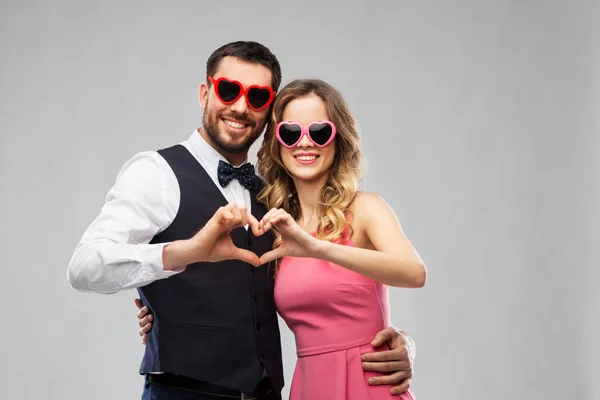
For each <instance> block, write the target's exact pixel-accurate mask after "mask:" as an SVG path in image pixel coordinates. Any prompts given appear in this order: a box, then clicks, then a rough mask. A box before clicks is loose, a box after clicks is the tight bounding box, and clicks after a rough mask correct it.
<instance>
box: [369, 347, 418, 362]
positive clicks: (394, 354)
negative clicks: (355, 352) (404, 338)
mask: <svg viewBox="0 0 600 400" xmlns="http://www.w3.org/2000/svg"><path fill="white" fill-rule="evenodd" d="M361 359H362V360H363V361H375V362H380V361H409V358H408V350H406V346H402V347H398V348H397V349H394V350H384V351H376V352H373V353H365V354H363V355H362V356H361Z"/></svg>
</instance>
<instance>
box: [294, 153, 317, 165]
mask: <svg viewBox="0 0 600 400" xmlns="http://www.w3.org/2000/svg"><path fill="white" fill-rule="evenodd" d="M319 157H320V156H319V155H317V154H311V155H299V156H294V158H295V159H296V161H298V162H299V163H300V164H312V163H314V162H315V161H317V158H319Z"/></svg>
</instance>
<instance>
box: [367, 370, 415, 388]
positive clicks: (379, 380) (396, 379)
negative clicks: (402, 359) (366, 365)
mask: <svg viewBox="0 0 600 400" xmlns="http://www.w3.org/2000/svg"><path fill="white" fill-rule="evenodd" d="M406 378H407V376H406V375H405V373H404V372H402V371H398V372H394V373H393V374H390V375H382V376H373V377H371V378H369V385H372V386H379V385H396V384H398V383H400V382H402V381H403V380H404V379H406Z"/></svg>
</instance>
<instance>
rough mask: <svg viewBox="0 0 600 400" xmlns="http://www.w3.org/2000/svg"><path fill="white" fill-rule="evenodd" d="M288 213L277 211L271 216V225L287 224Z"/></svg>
mask: <svg viewBox="0 0 600 400" xmlns="http://www.w3.org/2000/svg"><path fill="white" fill-rule="evenodd" d="M289 218H290V215H289V214H288V213H279V214H277V215H275V216H273V218H271V225H273V226H278V225H281V224H287V223H288V222H289Z"/></svg>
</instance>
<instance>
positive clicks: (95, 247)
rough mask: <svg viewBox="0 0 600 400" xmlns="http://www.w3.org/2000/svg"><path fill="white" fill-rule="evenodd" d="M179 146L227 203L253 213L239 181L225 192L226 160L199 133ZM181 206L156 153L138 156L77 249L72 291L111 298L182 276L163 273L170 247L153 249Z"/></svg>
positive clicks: (71, 272) (70, 273)
mask: <svg viewBox="0 0 600 400" xmlns="http://www.w3.org/2000/svg"><path fill="white" fill-rule="evenodd" d="M181 144H182V145H183V146H185V147H186V148H187V149H188V151H189V152H190V153H191V154H192V155H193V156H194V158H195V159H196V160H198V162H199V163H200V165H202V167H204V169H205V170H206V172H207V173H208V175H209V176H210V177H211V179H212V180H213V181H214V183H215V185H216V186H217V187H218V188H219V189H220V190H221V192H222V193H223V195H224V197H225V199H227V201H228V202H232V203H233V202H235V203H237V204H245V205H246V207H247V208H248V210H250V206H251V203H250V192H249V191H248V190H246V189H245V188H244V187H243V186H242V185H241V184H240V183H239V182H238V181H237V179H234V180H233V181H231V182H230V183H229V184H228V185H227V186H226V187H225V188H223V187H221V185H220V184H219V181H218V178H217V168H218V165H219V160H223V161H227V160H225V158H224V157H223V156H222V155H221V154H220V153H219V152H217V151H216V150H215V149H213V148H212V147H211V146H210V145H209V144H208V143H207V142H206V141H205V140H204V138H203V137H202V136H201V135H200V133H199V132H198V130H195V131H194V132H193V133H192V135H191V136H190V138H189V139H188V140H186V141H184V142H182V143H181ZM179 201H180V191H179V182H178V181H177V178H176V177H175V174H174V172H173V170H172V169H171V167H170V166H169V164H168V163H167V162H166V161H165V159H164V158H162V157H161V156H160V155H159V154H158V153H157V152H155V151H147V152H143V153H138V154H136V155H135V156H133V157H132V158H131V159H129V160H128V161H127V162H126V163H125V165H124V166H123V168H121V171H120V172H119V174H118V176H117V180H116V183H115V184H114V186H113V187H112V188H111V189H110V191H109V193H108V195H107V197H106V202H105V204H104V206H103V207H102V210H101V212H100V215H98V217H97V218H96V219H95V220H94V221H93V222H92V224H91V225H90V226H89V227H88V229H87V230H86V231H85V233H84V234H83V237H82V239H81V241H80V242H79V244H78V245H77V247H76V249H75V252H74V254H73V257H72V258H71V261H70V263H69V266H68V268H67V279H68V280H69V282H70V283H71V286H73V288H75V289H77V290H80V291H84V292H96V293H105V294H110V293H116V292H118V291H121V290H126V289H132V288H137V287H140V286H144V285H147V284H149V283H151V282H153V281H155V280H157V279H164V278H168V277H170V276H172V275H174V274H177V273H179V272H180V271H165V270H163V259H162V250H163V247H164V246H165V245H167V244H168V243H159V244H149V242H150V241H151V240H152V238H153V237H154V236H156V235H157V234H158V233H160V232H162V231H163V230H165V229H166V228H167V227H168V226H169V225H170V224H171V222H172V221H173V220H174V219H175V216H176V215H177V211H178V210H179Z"/></svg>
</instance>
